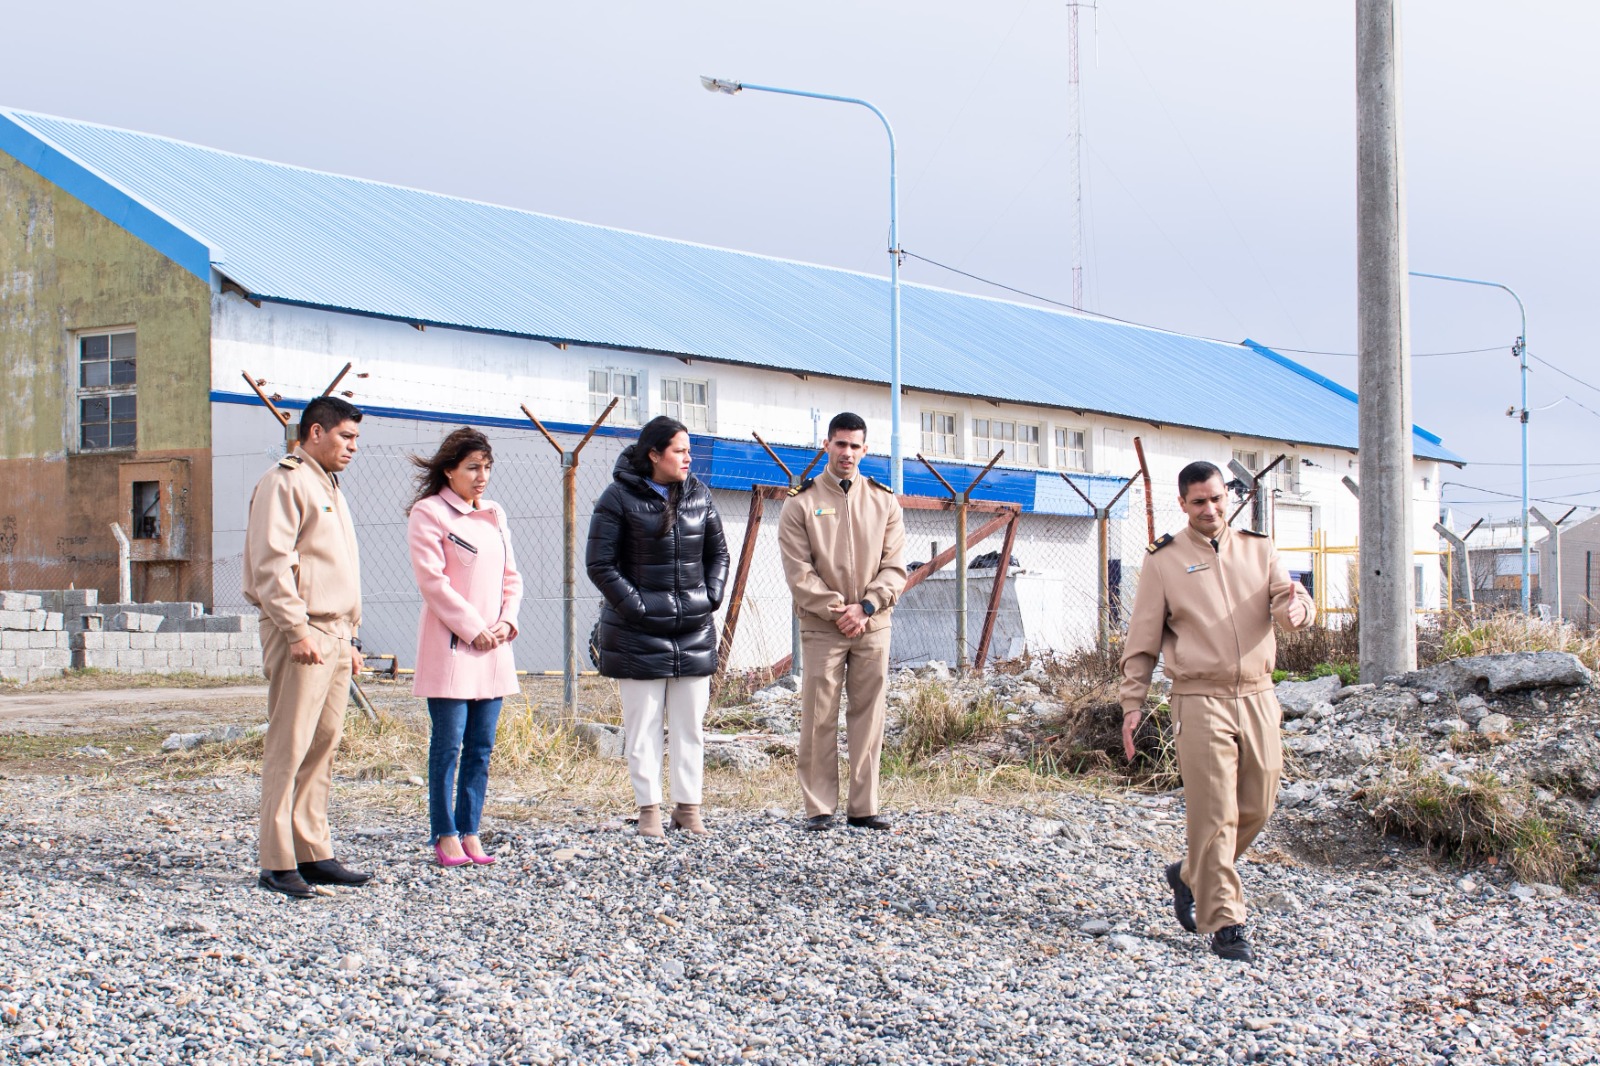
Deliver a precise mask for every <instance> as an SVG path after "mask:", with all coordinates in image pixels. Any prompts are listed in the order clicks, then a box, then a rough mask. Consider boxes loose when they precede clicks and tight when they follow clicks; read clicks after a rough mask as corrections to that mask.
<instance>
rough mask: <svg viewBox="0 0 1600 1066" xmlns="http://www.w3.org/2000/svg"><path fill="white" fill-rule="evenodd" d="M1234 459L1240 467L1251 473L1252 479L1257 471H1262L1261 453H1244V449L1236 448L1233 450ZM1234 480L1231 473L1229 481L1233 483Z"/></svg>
mask: <svg viewBox="0 0 1600 1066" xmlns="http://www.w3.org/2000/svg"><path fill="white" fill-rule="evenodd" d="M1233 458H1234V461H1235V462H1237V463H1238V464H1239V465H1240V466H1242V467H1244V468H1245V469H1246V470H1248V471H1250V476H1251V477H1254V476H1255V473H1256V471H1257V470H1260V469H1261V453H1260V452H1251V451H1244V450H1242V449H1239V448H1235V449H1234V450H1233ZM1232 479H1233V474H1232V473H1231V472H1230V473H1229V474H1228V478H1227V480H1230V481H1231V480H1232Z"/></svg>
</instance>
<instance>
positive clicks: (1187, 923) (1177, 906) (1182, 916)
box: [1167, 862, 1200, 933]
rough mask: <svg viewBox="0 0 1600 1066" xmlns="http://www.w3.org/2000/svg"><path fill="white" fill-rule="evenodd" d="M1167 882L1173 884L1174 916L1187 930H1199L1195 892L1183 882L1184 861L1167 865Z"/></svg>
mask: <svg viewBox="0 0 1600 1066" xmlns="http://www.w3.org/2000/svg"><path fill="white" fill-rule="evenodd" d="M1167 884H1168V885H1170V886H1172V916H1173V917H1174V918H1177V919H1178V924H1179V925H1181V926H1183V928H1184V931H1185V932H1190V933H1195V932H1199V930H1200V927H1199V926H1198V925H1196V924H1195V920H1194V893H1193V892H1191V891H1189V886H1188V885H1186V884H1184V883H1183V863H1181V862H1175V863H1173V864H1172V865H1171V866H1168V867H1167Z"/></svg>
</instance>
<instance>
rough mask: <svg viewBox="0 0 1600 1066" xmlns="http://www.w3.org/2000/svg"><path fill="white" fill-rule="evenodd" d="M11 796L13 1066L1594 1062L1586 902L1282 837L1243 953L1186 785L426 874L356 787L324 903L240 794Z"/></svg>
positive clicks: (416, 854)
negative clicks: (1306, 852)
mask: <svg viewBox="0 0 1600 1066" xmlns="http://www.w3.org/2000/svg"><path fill="white" fill-rule="evenodd" d="M0 797H3V802H0V903H3V913H4V915H5V920H4V924H3V926H0V1061H3V1062H10V1061H16V1060H26V1061H48V1062H52V1063H57V1062H60V1063H77V1062H84V1063H94V1062H139V1063H208V1062H216V1063H224V1062H261V1061H287V1062H307V1061H309V1062H325V1061H331V1062H368V1063H398V1062H408V1063H409V1062H416V1061H438V1062H451V1063H501V1062H509V1063H521V1062H532V1063H547V1062H572V1063H675V1062H707V1063H714V1062H715V1063H728V1062H759V1063H785V1064H787V1063H795V1062H817V1063H888V1062H901V1063H918V1064H921V1063H1022V1062H1061V1063H1086V1064H1089V1063H1121V1062H1139V1063H1145V1062H1153V1063H1160V1062H1207V1063H1221V1062H1287V1061H1293V1062H1306V1063H1311V1062H1327V1063H1351V1062H1360V1063H1478V1062H1506V1063H1584V1062H1600V1009H1597V1007H1600V1003H1597V990H1596V980H1597V978H1596V973H1597V967H1596V961H1597V955H1600V952H1597V945H1600V934H1597V928H1600V923H1597V922H1596V918H1597V917H1600V915H1597V907H1596V903H1595V901H1594V898H1593V896H1592V895H1586V896H1584V897H1574V896H1567V895H1562V894H1560V893H1559V891H1558V890H1555V889H1548V888H1547V889H1543V890H1541V889H1540V888H1538V887H1537V886H1523V885H1515V884H1512V883H1509V882H1507V881H1505V880H1502V879H1498V878H1497V877H1496V876H1494V874H1493V872H1492V871H1488V872H1485V873H1480V874H1474V875H1471V876H1469V877H1462V876H1461V875H1460V874H1459V873H1447V872H1438V871H1434V870H1431V869H1429V868H1427V867H1425V866H1424V865H1423V864H1422V863H1421V862H1420V861H1418V857H1417V856H1415V855H1414V854H1411V853H1408V852H1402V851H1395V850H1392V849H1391V850H1390V851H1389V852H1388V853H1387V854H1385V855H1384V857H1383V858H1381V859H1380V860H1379V861H1378V863H1377V864H1375V865H1372V866H1364V867H1363V868H1360V869H1328V868H1324V867H1315V866H1307V865H1302V864H1299V863H1297V862H1295V861H1294V860H1293V859H1292V858H1290V857H1289V856H1288V855H1287V854H1285V853H1284V852H1282V851H1281V850H1279V848H1278V846H1277V845H1278V844H1279V843H1281V842H1279V841H1276V840H1275V839H1274V838H1273V835H1272V832H1271V831H1270V830H1269V834H1268V836H1267V838H1266V839H1264V840H1263V841H1262V842H1261V843H1260V844H1258V847H1257V851H1258V853H1259V854H1258V857H1257V860H1256V861H1255V862H1253V863H1248V864H1246V865H1244V866H1243V867H1242V872H1243V876H1244V879H1245V885H1246V890H1247V892H1248V893H1249V894H1250V895H1251V897H1252V899H1253V900H1254V901H1255V902H1256V903H1257V904H1270V907H1263V908H1262V909H1261V910H1260V911H1258V912H1257V914H1256V916H1255V918H1254V919H1253V921H1252V930H1253V937H1254V940H1255V943H1256V947H1257V952H1258V954H1259V956H1260V962H1259V963H1258V964H1256V965H1254V966H1250V967H1245V966H1240V965H1238V964H1233V963H1228V962H1224V961H1222V960H1220V959H1217V958H1215V957H1213V956H1212V955H1210V954H1209V953H1208V952H1207V951H1206V949H1205V942H1204V940H1203V939H1202V938H1200V937H1197V936H1188V935H1185V934H1183V933H1182V931H1181V930H1179V928H1178V927H1177V925H1176V923H1175V922H1174V921H1173V920H1172V918H1171V916H1170V912H1169V909H1168V908H1169V899H1168V897H1167V895H1166V894H1165V892H1164V889H1163V886H1162V882H1161V880H1160V869H1161V864H1162V862H1163V860H1164V859H1165V858H1167V857H1170V856H1173V855H1175V854H1176V853H1177V850H1178V848H1179V846H1180V840H1181V819H1182V808H1181V802H1180V801H1179V800H1178V799H1177V798H1176V797H1121V796H1111V797H1103V798H1096V797H1092V796H1087V795H1075V796H1069V797H1061V796H1053V797H1049V798H1047V799H1041V800H1039V801H1038V804H1037V805H1036V806H1035V808H1034V809H1033V810H1031V811H1024V810H1020V809H1016V808H1006V807H998V806H990V805H980V804H977V803H975V802H966V803H961V804H958V805H957V806H956V807H955V809H953V810H948V811H941V812H931V811H929V812H919V811H910V812H900V813H899V814H898V816H897V818H896V822H895V828H894V830H893V831H891V832H889V833H872V832H868V831H864V830H843V829H841V830H836V831H834V832H831V833H826V834H811V833H803V832H800V831H799V828H798V826H799V817H798V815H797V814H794V813H790V812H779V811H768V812H744V813H733V812H722V811H716V810H708V812H707V814H708V820H709V822H710V823H711V825H712V827H713V828H714V829H715V831H716V833H715V835H714V836H712V837H710V838H704V839H685V838H683V837H681V836H675V837H674V838H673V839H671V840H669V841H668V842H666V843H657V842H653V841H647V840H643V839H641V838H639V837H637V836H636V835H635V834H634V833H633V831H632V828H631V826H628V825H626V824H624V823H622V822H619V821H603V822H602V821H597V820H596V819H595V818H594V817H593V816H587V815H585V814H584V813H583V812H581V811H574V812H571V814H570V815H569V816H568V817H565V818H554V819H548V820H542V821H537V822H522V823H514V824H506V823H501V824H500V825H499V827H498V828H499V829H500V831H499V832H498V833H494V834H488V835H486V839H487V841H488V843H489V845H490V846H491V848H492V849H493V850H495V851H496V852H497V853H498V854H499V855H500V857H501V861H500V862H499V863H498V864H497V865H495V866H493V867H485V868H471V867H469V868H466V869H458V870H441V869H439V868H438V867H436V866H434V865H432V864H431V862H430V861H429V859H428V857H427V854H426V849H425V848H424V847H423V845H422V842H421V833H422V827H421V826H420V825H419V824H418V823H417V821H416V820H415V818H414V817H412V816H410V815H401V814H397V813H393V805H394V804H393V799H394V793H393V790H392V786H385V785H381V784H377V783H370V782H356V781H342V782H340V784H339V787H338V794H337V796H336V799H335V807H334V821H335V833H336V838H337V839H338V840H339V841H340V847H341V851H342V856H343V857H345V858H347V859H349V860H351V861H353V862H355V863H357V864H362V865H368V866H371V867H372V868H375V869H376V870H377V871H378V879H377V881H376V882H375V883H374V884H373V885H371V886H369V887H367V888H364V889H359V890H342V891H338V892H335V893H332V894H330V895H329V896H327V897H326V898H319V899H317V900H313V901H307V902H295V901H291V900H287V899H284V898H281V897H278V896H273V895H270V894H268V893H265V892H263V891H260V890H259V889H257V888H255V887H254V885H253V882H254V861H253V859H254V841H255V829H254V818H255V801H256V786H255V782H253V781H250V780H241V779H237V778H224V779H216V780H198V781H182V782H150V781H143V782H136V781H130V780H127V779H125V778H118V777H116V776H102V777H86V776H73V777H42V776H35V777H16V778H12V779H10V780H0ZM414 800H415V797H414V796H412V797H409V798H407V799H406V800H405V804H402V805H407V804H413V803H414Z"/></svg>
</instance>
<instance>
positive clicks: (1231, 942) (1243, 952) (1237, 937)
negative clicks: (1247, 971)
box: [1211, 925, 1256, 962]
mask: <svg viewBox="0 0 1600 1066" xmlns="http://www.w3.org/2000/svg"><path fill="white" fill-rule="evenodd" d="M1211 953H1212V954H1213V955H1217V956H1219V957H1221V958H1224V959H1227V960H1229V961H1230V962H1255V961H1256V953H1255V952H1253V951H1251V950H1250V941H1249V940H1247V939H1246V938H1245V935H1244V926H1242V925H1225V926H1223V927H1222V928H1221V929H1218V930H1217V931H1216V932H1215V933H1212V934H1211Z"/></svg>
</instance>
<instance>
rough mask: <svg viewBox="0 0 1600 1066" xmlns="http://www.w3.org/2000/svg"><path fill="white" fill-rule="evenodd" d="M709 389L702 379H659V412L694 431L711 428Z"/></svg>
mask: <svg viewBox="0 0 1600 1066" xmlns="http://www.w3.org/2000/svg"><path fill="white" fill-rule="evenodd" d="M709 394H710V389H709V387H708V385H707V383H706V382H704V381H690V380H688V379H685V378H662V379H661V413H662V414H664V415H666V416H667V417H668V418H676V419H677V420H678V421H679V422H682V423H683V424H684V425H686V426H688V427H689V428H690V429H691V430H694V431H696V432H704V431H705V430H708V429H710V428H711V402H710V399H709Z"/></svg>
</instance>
